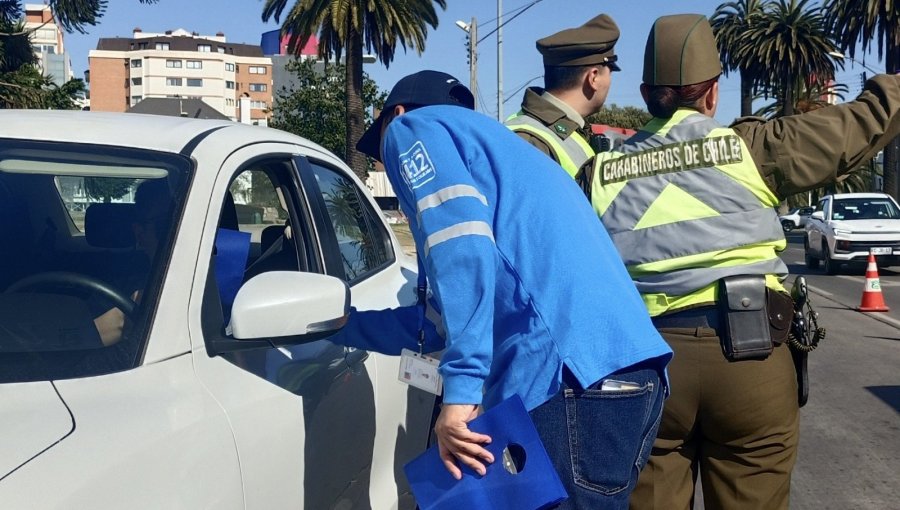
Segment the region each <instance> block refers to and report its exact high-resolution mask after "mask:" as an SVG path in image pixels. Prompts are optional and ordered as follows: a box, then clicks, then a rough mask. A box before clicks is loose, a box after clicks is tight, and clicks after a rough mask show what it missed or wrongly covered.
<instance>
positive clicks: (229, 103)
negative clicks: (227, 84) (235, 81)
mask: <svg viewBox="0 0 900 510" xmlns="http://www.w3.org/2000/svg"><path fill="white" fill-rule="evenodd" d="M225 106H234V99H231V98H230V97H226V98H225Z"/></svg>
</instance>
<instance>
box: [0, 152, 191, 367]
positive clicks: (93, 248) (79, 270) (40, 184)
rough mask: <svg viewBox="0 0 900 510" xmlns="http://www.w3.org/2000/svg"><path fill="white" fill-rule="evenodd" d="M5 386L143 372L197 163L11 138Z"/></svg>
mask: <svg viewBox="0 0 900 510" xmlns="http://www.w3.org/2000/svg"><path fill="white" fill-rule="evenodd" d="M0 147H2V149H0V215H2V221H0V242H2V243H3V246H4V248H3V250H2V252H0V382H4V383H5V382H25V381H35V380H53V379H66V378H73V377H86V376H94V375H101V374H106V373H111V372H116V371H120V370H125V369H127V368H130V367H132V366H134V364H135V363H136V360H138V359H139V358H140V355H141V353H142V352H143V347H144V343H145V340H146V333H147V331H148V330H149V322H150V319H151V317H152V315H153V314H152V310H153V308H154V307H155V306H156V298H157V295H158V290H159V287H160V285H159V282H160V281H161V279H162V277H163V275H164V272H165V268H166V267H167V265H168V263H167V262H168V259H169V255H170V246H171V244H172V237H173V235H174V231H175V230H176V229H175V228H174V226H175V225H176V224H177V218H178V217H179V216H180V214H179V212H180V208H181V207H180V204H183V202H184V193H185V190H186V189H187V181H188V177H189V170H190V168H191V166H190V162H189V161H188V160H187V159H185V158H183V157H181V156H177V155H171V154H161V153H155V152H149V151H143V150H135V149H122V148H118V147H98V146H83V145H75V144H72V145H67V144H44V143H33V142H19V141H13V140H2V139H0Z"/></svg>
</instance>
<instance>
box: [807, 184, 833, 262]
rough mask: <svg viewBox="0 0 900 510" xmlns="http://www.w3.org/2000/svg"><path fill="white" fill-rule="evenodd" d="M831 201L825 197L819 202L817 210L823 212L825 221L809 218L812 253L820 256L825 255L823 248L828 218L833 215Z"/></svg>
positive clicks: (809, 239)
mask: <svg viewBox="0 0 900 510" xmlns="http://www.w3.org/2000/svg"><path fill="white" fill-rule="evenodd" d="M830 204H831V199H830V197H825V198H823V199H822V200H820V201H819V205H818V206H817V208H816V209H817V210H819V211H822V214H823V219H821V220H818V219H813V218H812V217H810V218H809V223H810V225H809V227H808V228H807V231H808V232H809V236H808V243H809V249H810V251H811V252H815V253H817V254H819V255H822V254H823V250H822V246H823V244H824V240H825V239H826V233H825V231H826V229H828V216H829V214H830V213H831V205H830Z"/></svg>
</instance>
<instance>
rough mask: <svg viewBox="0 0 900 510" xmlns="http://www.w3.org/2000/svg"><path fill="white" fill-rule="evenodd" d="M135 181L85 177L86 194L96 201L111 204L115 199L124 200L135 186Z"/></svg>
mask: <svg viewBox="0 0 900 510" xmlns="http://www.w3.org/2000/svg"><path fill="white" fill-rule="evenodd" d="M135 182H136V181H135V180H134V179H119V178H109V177H85V179H84V192H85V193H86V194H87V196H89V197H91V198H93V199H94V200H102V201H103V202H107V203H108V202H111V201H112V200H113V199H116V198H122V197H124V196H125V195H126V194H128V192H129V191H131V189H132V187H134V184H135Z"/></svg>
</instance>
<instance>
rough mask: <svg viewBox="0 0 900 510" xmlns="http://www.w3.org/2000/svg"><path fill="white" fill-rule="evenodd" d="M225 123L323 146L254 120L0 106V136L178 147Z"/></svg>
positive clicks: (248, 133)
mask: <svg viewBox="0 0 900 510" xmlns="http://www.w3.org/2000/svg"><path fill="white" fill-rule="evenodd" d="M223 129H227V130H228V131H234V133H233V134H237V135H240V136H242V137H246V139H247V141H248V142H250V141H273V142H287V143H293V144H297V145H301V146H305V147H307V148H309V149H312V150H315V151H324V149H322V148H321V147H320V146H318V145H317V144H315V143H313V142H310V141H309V140H307V139H305V138H302V137H299V136H296V135H292V134H290V133H286V132H284V131H279V130H277V129H271V128H266V127H260V126H253V125H248V124H241V123H239V122H232V121H224V120H202V119H191V118H184V117H167V116H163V115H143V114H136V113H109V112H89V111H77V110H0V138H7V139H19V140H46V141H53V142H70V143H88V144H96V145H111V146H119V147H135V148H141V149H148V150H156V151H163V152H174V153H178V152H182V150H183V149H185V148H186V147H188V146H190V145H192V144H193V143H196V141H199V140H200V139H202V138H203V137H204V136H205V135H207V134H208V133H211V132H213V131H218V130H223Z"/></svg>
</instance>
